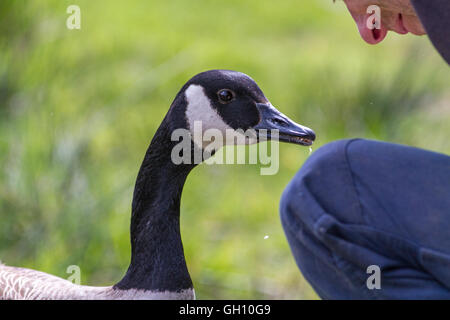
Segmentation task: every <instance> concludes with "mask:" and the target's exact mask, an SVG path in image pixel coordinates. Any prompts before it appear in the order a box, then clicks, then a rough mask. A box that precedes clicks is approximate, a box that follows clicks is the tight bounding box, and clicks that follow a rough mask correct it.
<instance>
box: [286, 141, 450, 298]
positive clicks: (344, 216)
mask: <svg viewBox="0 0 450 320" xmlns="http://www.w3.org/2000/svg"><path fill="white" fill-rule="evenodd" d="M280 211H281V220H282V224H283V228H284V230H285V233H286V236H287V239H288V241H289V245H290V247H291V250H292V253H293V255H294V257H295V260H296V262H297V265H298V267H299V268H300V270H301V271H302V273H303V275H304V277H305V278H306V279H307V280H308V281H309V283H310V284H311V285H312V287H313V288H314V289H315V290H316V292H317V293H318V295H319V296H320V297H321V298H323V299H450V157H449V156H446V155H443V154H439V153H434V152H430V151H426V150H421V149H417V148H412V147H407V146H401V145H396V144H390V143H384V142H377V141H370V140H361V139H355V140H342V141H336V142H333V143H330V144H327V145H325V146H323V147H322V148H320V149H318V150H317V151H316V152H314V153H313V154H312V155H311V156H310V157H309V159H308V160H307V161H306V162H305V164H304V165H303V167H302V168H301V169H300V171H299V172H298V173H297V175H296V176H295V177H294V178H293V180H292V181H291V182H290V184H289V185H288V186H287V188H286V190H285V191H284V193H283V196H282V200H281V205H280ZM373 265H375V266H378V267H379V271H380V272H379V275H380V278H379V285H380V288H379V289H377V288H373V286H372V287H371V288H369V286H368V285H367V282H368V279H369V277H371V276H372V275H373V274H375V272H373V271H372V270H371V269H369V271H368V267H369V266H373ZM372 280H373V278H372V279H371V281H372ZM371 281H370V282H371ZM371 283H372V282H371Z"/></svg>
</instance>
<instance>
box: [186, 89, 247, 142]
mask: <svg viewBox="0 0 450 320" xmlns="http://www.w3.org/2000/svg"><path fill="white" fill-rule="evenodd" d="M185 95H186V101H187V108H186V119H187V123H188V125H189V130H190V131H191V135H192V137H193V139H192V140H193V141H194V142H195V144H196V145H197V146H198V147H201V148H205V147H206V145H208V144H209V141H210V140H209V139H207V141H203V137H204V136H205V131H207V130H209V132H210V133H211V132H212V133H214V131H215V132H217V131H220V133H221V134H222V137H223V139H226V137H227V131H228V135H230V133H233V134H234V135H236V136H237V137H239V139H238V141H240V140H241V141H243V143H236V142H234V139H226V141H223V144H248V143H249V141H248V140H247V142H245V136H244V135H243V134H241V133H239V132H238V131H236V130H234V129H233V128H231V127H230V126H229V125H228V124H226V123H225V121H223V119H222V117H221V116H220V115H219V114H218V113H217V111H216V110H214V108H213V106H212V105H211V101H210V100H209V98H208V97H207V96H206V94H205V92H204V89H203V87H202V86H200V85H196V84H191V85H190V86H189V87H188V88H187V89H186V91H185ZM200 124H201V132H197V131H198V128H199V127H200ZM194 129H195V130H194ZM207 136H208V134H207ZM228 140H233V141H230V142H229V143H227V142H228ZM250 143H253V141H252V142H250Z"/></svg>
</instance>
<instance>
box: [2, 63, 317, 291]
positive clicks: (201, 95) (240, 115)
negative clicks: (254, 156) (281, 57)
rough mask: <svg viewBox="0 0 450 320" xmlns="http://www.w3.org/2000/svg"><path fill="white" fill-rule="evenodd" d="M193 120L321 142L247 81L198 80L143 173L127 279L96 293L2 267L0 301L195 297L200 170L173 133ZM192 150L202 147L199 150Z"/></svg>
mask: <svg viewBox="0 0 450 320" xmlns="http://www.w3.org/2000/svg"><path fill="white" fill-rule="evenodd" d="M194 121H201V122H202V124H203V126H204V128H205V129H206V128H214V129H219V130H220V131H225V130H226V129H232V130H238V129H243V130H246V129H254V130H255V132H256V133H257V139H256V140H254V141H251V142H257V140H259V139H260V138H263V137H260V135H261V132H263V130H262V129H267V130H271V129H278V130H279V140H281V141H286V142H291V143H296V144H300V145H311V144H312V142H313V141H314V139H315V134H314V132H313V131H312V130H311V129H309V128H306V127H303V126H301V125H299V124H296V123H295V122H293V121H292V120H290V119H289V118H288V117H286V116H285V115H283V114H282V113H280V112H279V111H278V110H277V109H275V108H274V107H273V106H272V105H271V104H270V102H269V101H268V100H267V99H266V97H265V96H264V94H263V92H262V91H261V89H260V88H259V87H258V85H257V84H256V83H255V82H254V81H253V80H252V79H251V78H250V77H248V76H247V75H245V74H243V73H239V72H235V71H228V70H211V71H206V72H203V73H200V74H198V75H196V76H194V77H193V78H192V79H190V80H189V81H188V82H187V83H186V84H185V85H184V86H183V87H182V88H181V90H180V91H179V93H178V94H177V96H176V97H175V100H174V101H173V103H172V105H171V107H170V109H169V111H168V113H167V114H166V116H165V118H164V120H163V121H162V123H161V125H160V126H159V128H158V130H157V131H156V133H155V135H154V137H153V139H152V141H151V143H150V146H149V148H148V150H147V152H146V154H145V157H144V160H143V162H142V165H141V168H140V170H139V173H138V176H137V180H136V185H135V189H134V195H133V203H132V216H131V228H130V233H131V262H130V266H129V268H128V271H127V272H126V274H125V276H124V277H123V279H122V280H120V281H119V282H118V283H117V284H116V285H114V286H110V287H90V286H82V285H76V284H73V283H72V282H70V281H67V280H64V279H61V278H58V277H55V276H52V275H49V274H46V273H43V272H39V271H34V270H30V269H24V268H16V267H8V266H4V265H0V299H195V293H194V288H193V285H192V281H191V278H190V276H189V273H188V270H187V266H186V261H185V258H184V252H183V244H182V242H181V234H180V224H179V217H180V200H181V192H182V189H183V185H184V182H185V180H186V177H187V175H188V174H189V172H190V171H191V170H192V169H193V168H194V167H195V166H196V164H195V163H193V164H189V163H181V164H174V162H173V161H172V159H171V153H172V149H173V147H174V146H175V144H176V143H178V142H176V141H172V139H171V135H172V133H173V132H174V130H176V129H180V128H181V129H186V130H189V132H191V131H192V128H193V124H194ZM189 139H190V138H189ZM190 142H192V140H190ZM194 142H195V141H194ZM246 143H249V141H246ZM191 144H192V145H195V143H191ZM193 148H194V149H195V148H197V149H199V147H198V144H197V147H195V146H193ZM201 148H203V146H201Z"/></svg>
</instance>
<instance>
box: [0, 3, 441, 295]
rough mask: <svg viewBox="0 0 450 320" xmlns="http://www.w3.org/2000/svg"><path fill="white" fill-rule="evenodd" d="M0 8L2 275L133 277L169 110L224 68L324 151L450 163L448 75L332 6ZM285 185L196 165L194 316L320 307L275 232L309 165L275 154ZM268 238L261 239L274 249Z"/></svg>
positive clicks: (398, 40)
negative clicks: (282, 305) (276, 306)
mask: <svg viewBox="0 0 450 320" xmlns="http://www.w3.org/2000/svg"><path fill="white" fill-rule="evenodd" d="M74 3H75V2H74V1H57V0H53V1H49V0H46V1H39V2H31V1H21V0H16V1H9V0H8V1H2V2H1V3H0V221H1V223H0V258H1V260H2V261H3V262H5V263H7V264H9V265H16V266H24V267H29V268H33V269H38V270H42V271H46V272H49V273H52V274H55V275H58V276H62V277H65V278H67V277H68V275H67V274H66V273H65V271H66V268H67V266H69V265H72V264H76V265H79V266H80V267H81V271H82V283H83V284H90V285H110V284H113V283H114V282H115V281H117V280H119V279H120V277H121V276H122V275H123V273H124V272H125V270H126V267H127V265H128V262H129V254H130V246H129V233H128V225H129V218H130V217H129V216H130V206H131V197H132V191H133V185H134V179H135V177H136V174H137V171H138V169H139V166H140V162H141V161H142V158H143V155H144V152H145V150H146V148H147V146H148V144H149V142H150V140H151V137H152V136H153V134H154V132H155V130H156V129H157V127H158V125H159V123H160V121H161V120H162V118H163V116H164V114H165V112H166V111H167V109H168V107H169V105H170V103H171V102H172V99H173V98H174V96H175V94H176V93H177V92H178V90H179V89H180V88H181V86H182V85H183V84H184V83H185V82H186V81H187V80H188V79H189V78H190V77H191V76H193V75H195V74H196V73H198V72H200V71H204V70H207V69H212V68H224V69H234V70H239V71H242V72H245V73H247V74H249V75H250V76H252V77H253V78H254V79H255V80H256V81H257V82H258V83H259V85H260V86H261V88H262V89H263V91H264V92H265V94H266V96H267V97H268V98H269V99H270V100H271V102H272V103H273V104H274V105H275V106H277V107H278V108H279V109H280V110H281V111H282V112H283V113H285V114H287V115H289V116H290V117H291V118H292V119H294V120H296V121H298V122H299V123H302V124H304V125H307V126H309V127H311V128H313V129H314V130H315V131H316V133H317V136H318V140H317V143H316V144H315V146H314V149H317V147H319V146H321V145H323V144H325V143H327V142H330V141H333V140H336V139H341V138H351V137H366V138H373V139H381V140H386V141H391V142H396V143H403V144H408V145H413V146H417V147H422V148H428V149H431V150H435V151H438V152H443V153H450V143H449V142H448V136H449V135H450V126H448V123H449V120H450V102H449V99H450V90H449V80H448V79H449V78H448V66H446V64H445V63H444V62H443V60H442V59H441V58H440V57H439V55H438V54H437V53H436V52H435V50H434V49H433V47H432V46H431V44H430V42H429V40H428V39H427V38H426V37H413V36H398V35H394V34H389V35H388V38H387V39H386V40H385V41H384V42H383V43H382V44H380V45H377V46H369V45H366V44H365V43H364V42H363V41H362V40H361V39H360V38H359V35H358V32H357V30H356V27H355V25H354V22H353V21H352V20H351V18H350V15H349V13H348V12H347V11H346V9H345V6H344V4H343V3H336V4H332V3H331V1H326V0H315V1H297V0H286V1H264V2H262V1H256V0H248V1H237V0H232V1H226V2H224V1H220V2H219V1H213V0H211V1H206V0H205V1H199V0H192V1H182V0H176V1H175V0H173V1H139V2H138V1H136V2H118V1H115V2H112V1H106V0H103V1H87V0H77V1H76V4H78V5H79V6H80V7H81V18H82V22H81V23H82V29H81V30H72V31H71V30H68V29H67V28H66V26H65V20H66V18H67V16H68V15H67V14H66V7H67V6H68V5H69V4H74ZM280 155H281V159H280V171H279V173H278V174H277V175H275V176H260V175H259V166H257V165H249V166H242V165H239V166H231V165H222V166H220V165H216V166H205V165H202V166H200V167H199V168H197V169H195V171H194V172H193V173H192V174H191V175H190V176H189V178H188V180H187V183H186V187H185V190H184V193H183V199H182V217H181V220H182V221H181V223H182V227H181V228H182V236H183V240H184V246H185V253H186V258H187V262H188V267H189V270H190V273H191V276H192V278H193V281H194V285H195V287H196V291H197V296H198V298H200V299H213V298H218V299H221V298H236V299H245V298H252V299H253V298H254V299H260V298H261V299H262V298H267V299H273V298H281V299H285V298H286V299H287V298H290V299H315V298H317V296H316V294H315V293H314V291H313V290H312V289H311V287H310V286H309V285H308V283H307V282H306V281H305V280H304V279H303V278H302V276H301V274H300V272H299V271H298V269H297V267H296V265H295V262H294V259H293V257H292V256H291V254H290V251H289V247H288V244H287V242H286V239H285V237H284V234H283V230H282V228H281V224H280V222H279V214H278V203H279V199H280V196H281V193H282V191H283V189H284V187H285V186H286V184H287V183H288V182H289V180H290V178H291V177H292V176H293V175H294V174H295V172H296V171H297V170H298V168H299V167H300V166H301V165H302V163H303V162H304V160H305V159H306V158H307V156H308V150H307V149H306V148H301V147H298V146H294V145H280ZM265 235H269V236H270V238H269V239H267V240H264V239H263V238H264V236H265Z"/></svg>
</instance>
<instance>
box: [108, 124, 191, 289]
mask: <svg viewBox="0 0 450 320" xmlns="http://www.w3.org/2000/svg"><path fill="white" fill-rule="evenodd" d="M169 128H170V123H169V121H163V123H162V124H161V126H160V127H159V129H158V131H157V132H156V134H155V136H154V138H153V140H152V142H151V143H150V147H149V148H148V150H147V153H146V155H145V158H144V161H143V163H142V165H141V168H140V170H139V174H138V177H137V180H136V185H135V190H134V195H133V205H132V217H131V228H130V229H131V230H130V231H131V251H132V252H131V263H130V266H129V268H128V271H127V273H126V275H125V277H124V278H123V279H122V280H121V281H120V282H119V283H118V284H117V285H116V286H115V287H117V288H118V289H122V290H126V289H142V290H154V291H166V290H167V291H172V292H173V291H180V290H183V289H189V288H192V280H191V278H190V276H189V273H188V270H187V266H186V260H185V258H184V251H183V244H182V242H181V234H180V200H181V192H182V189H183V186H184V183H185V181H186V178H187V176H188V174H189V172H190V171H191V170H192V168H193V167H194V165H188V164H179V165H176V164H174V163H173V162H172V161H171V150H172V148H173V146H174V144H175V142H172V141H171V139H170V133H171V130H170V129H169Z"/></svg>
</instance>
